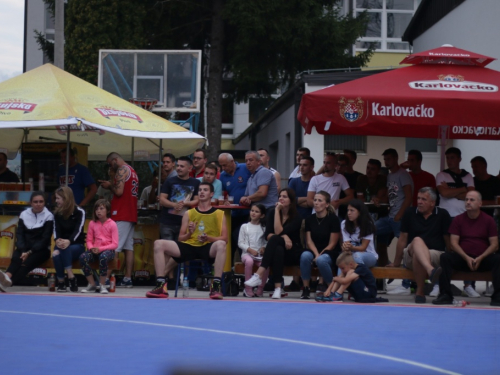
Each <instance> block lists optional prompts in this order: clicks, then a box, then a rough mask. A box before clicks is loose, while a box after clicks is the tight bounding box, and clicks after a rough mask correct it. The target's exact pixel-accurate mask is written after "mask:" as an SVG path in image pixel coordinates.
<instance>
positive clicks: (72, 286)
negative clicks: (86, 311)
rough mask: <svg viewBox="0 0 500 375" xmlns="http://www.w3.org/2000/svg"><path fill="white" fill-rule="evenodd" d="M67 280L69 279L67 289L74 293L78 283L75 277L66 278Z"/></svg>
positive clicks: (76, 290)
mask: <svg viewBox="0 0 500 375" xmlns="http://www.w3.org/2000/svg"><path fill="white" fill-rule="evenodd" d="M68 281H69V290H71V291H72V292H75V293H76V292H78V283H77V281H76V277H73V278H72V279H68Z"/></svg>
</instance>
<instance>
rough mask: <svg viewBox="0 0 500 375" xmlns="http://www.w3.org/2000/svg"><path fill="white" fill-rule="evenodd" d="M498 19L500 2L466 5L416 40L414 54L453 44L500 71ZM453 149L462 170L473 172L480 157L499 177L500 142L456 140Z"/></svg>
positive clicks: (486, 0) (479, 1) (476, 0)
mask: <svg viewBox="0 0 500 375" xmlns="http://www.w3.org/2000/svg"><path fill="white" fill-rule="evenodd" d="M499 15H500V1H499V0H474V1H472V0H471V1H465V2H463V3H462V4H460V5H459V6H458V7H457V8H455V9H454V10H453V11H451V12H450V13H449V14H447V15H446V17H444V18H442V19H441V20H440V21H439V22H438V23H437V24H435V25H434V26H432V27H431V28H430V29H429V30H427V31H426V32H425V33H424V34H422V35H421V36H419V37H418V38H417V39H415V41H414V42H413V51H414V52H421V51H426V50H429V49H432V48H437V47H439V46H441V45H443V44H451V45H453V46H455V47H457V48H462V49H465V50H469V51H472V52H476V53H480V54H483V55H486V56H491V57H494V58H497V59H499V60H496V61H494V62H492V63H491V64H489V65H488V66H487V67H488V68H490V69H495V70H500V43H498V37H499V35H500V23H499V22H498V16H499ZM453 145H454V146H455V147H458V148H459V149H460V150H461V151H462V163H461V166H462V168H464V169H466V170H468V171H469V172H470V171H471V169H470V160H471V159H472V158H473V157H474V156H478V155H480V156H483V157H484V158H486V160H487V161H488V172H489V173H491V174H494V175H496V174H498V172H499V170H500V158H499V157H498V150H497V148H498V142H497V141H474V140H454V141H453Z"/></svg>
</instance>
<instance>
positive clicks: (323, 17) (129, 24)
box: [47, 0, 372, 160]
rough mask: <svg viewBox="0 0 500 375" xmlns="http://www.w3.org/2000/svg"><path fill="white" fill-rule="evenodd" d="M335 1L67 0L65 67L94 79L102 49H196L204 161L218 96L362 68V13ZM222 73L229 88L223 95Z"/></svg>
mask: <svg viewBox="0 0 500 375" xmlns="http://www.w3.org/2000/svg"><path fill="white" fill-rule="evenodd" d="M47 1H53V0H47ZM339 4H340V1H339V0H252V1H242V0H198V1H192V0H163V1H158V0H145V1H132V0H120V1H118V0H70V1H69V2H68V10H67V18H66V51H65V52H66V53H65V58H66V63H67V70H68V71H70V72H71V73H73V74H75V75H77V76H78V77H80V78H83V79H85V80H87V81H89V82H92V83H95V82H96V76H97V66H96V64H97V56H98V50H99V49H100V48H102V49H104V48H106V49H111V48H116V49H126V48H134V49H200V50H203V51H204V56H203V59H202V63H203V64H204V68H203V69H202V71H203V77H202V79H206V80H207V81H206V82H207V83H208V91H207V95H208V99H207V111H208V113H207V124H204V126H206V127H207V135H208V140H209V143H210V147H209V149H208V158H209V160H214V159H216V158H217V154H218V152H219V151H220V144H221V112H222V95H223V94H228V95H230V96H231V97H233V98H234V99H235V100H236V101H238V102H240V101H243V100H247V99H248V98H249V97H250V96H251V95H258V96H264V97H266V96H270V95H271V94H273V93H275V92H276V90H277V89H278V88H282V87H285V88H286V87H288V86H289V85H291V84H293V83H294V81H295V79H296V76H297V74H298V73H300V72H301V71H305V70H312V69H333V68H347V67H361V66H364V65H366V63H367V62H368V60H369V58H370V56H371V54H372V50H371V49H369V50H367V51H365V52H361V53H359V54H357V55H353V54H352V52H351V50H352V45H353V44H354V43H355V41H356V39H358V38H359V37H360V36H362V35H364V31H365V29H366V25H367V22H368V18H367V14H362V15H360V16H358V17H357V18H352V17H351V16H350V15H347V16H341V14H340V11H339V7H338V6H339ZM223 77H231V79H232V83H233V87H234V90H231V92H225V93H223V87H222V82H223Z"/></svg>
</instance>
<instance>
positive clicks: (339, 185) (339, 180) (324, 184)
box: [307, 173, 349, 213]
mask: <svg viewBox="0 0 500 375" xmlns="http://www.w3.org/2000/svg"><path fill="white" fill-rule="evenodd" d="M347 189H349V184H348V183H347V180H346V179H345V177H344V176H342V175H341V174H338V173H335V174H334V175H333V176H331V177H325V176H324V175H322V174H320V175H317V176H314V177H313V178H311V182H310V183H309V187H308V188H307V191H314V192H315V193H317V192H318V191H321V190H324V191H326V192H327V193H329V194H330V197H331V200H332V201H336V200H338V199H339V197H340V192H341V191H343V190H347ZM314 212H316V211H314V209H313V213H314Z"/></svg>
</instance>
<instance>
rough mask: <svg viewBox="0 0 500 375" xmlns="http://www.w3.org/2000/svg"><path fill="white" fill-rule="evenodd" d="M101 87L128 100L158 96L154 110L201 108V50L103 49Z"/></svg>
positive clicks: (100, 73) (188, 110) (173, 110)
mask: <svg viewBox="0 0 500 375" xmlns="http://www.w3.org/2000/svg"><path fill="white" fill-rule="evenodd" d="M98 85H99V87H100V88H102V89H104V90H106V91H108V92H110V93H112V94H114V95H116V96H119V97H121V98H123V99H125V100H129V99H130V98H154V99H157V100H158V103H157V104H156V105H155V106H154V108H153V112H199V111H200V90H201V51H200V50H179V51H177V50H99V76H98Z"/></svg>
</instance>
